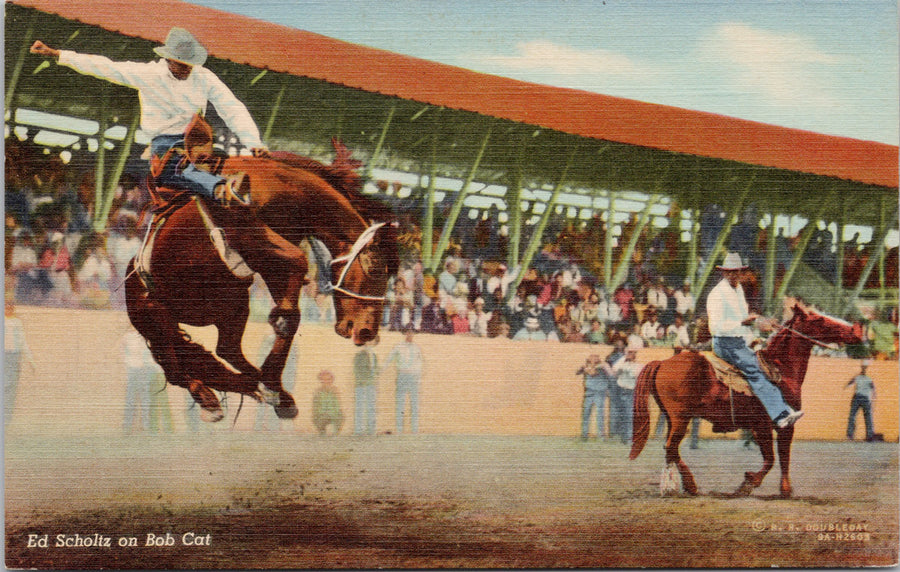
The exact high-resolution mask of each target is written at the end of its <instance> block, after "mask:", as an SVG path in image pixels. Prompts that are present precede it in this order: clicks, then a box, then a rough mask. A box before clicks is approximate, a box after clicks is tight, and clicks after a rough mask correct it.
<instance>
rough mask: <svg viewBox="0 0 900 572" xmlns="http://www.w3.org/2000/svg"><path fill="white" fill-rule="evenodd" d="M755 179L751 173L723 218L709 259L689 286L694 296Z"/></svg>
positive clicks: (701, 285)
mask: <svg viewBox="0 0 900 572" xmlns="http://www.w3.org/2000/svg"><path fill="white" fill-rule="evenodd" d="M755 180H756V173H753V176H751V177H750V181H749V182H747V186H746V187H745V188H744V190H743V191H742V192H741V195H740V196H739V197H738V200H737V201H736V202H735V203H734V205H733V206H732V207H731V211H730V212H729V213H728V218H727V219H725V225H724V226H722V230H721V231H720V232H719V236H718V237H716V243H715V245H714V246H713V248H712V251H711V252H710V253H709V259H708V260H707V261H706V264H705V265H704V266H703V273H702V274H701V275H700V278H699V279H698V280H697V284H696V285H695V286H693V287H692V288H691V292H692V293H693V294H694V296H695V297H696V296H699V295H700V294H701V293H702V292H703V288H705V287H706V281H707V280H709V275H710V274H712V271H713V268H715V266H716V259H717V258H718V256H719V252H720V251H721V250H722V248H723V247H724V246H725V240H726V239H727V238H728V237H729V236H730V235H731V227H733V226H734V222H735V221H736V220H737V218H738V215H740V214H741V210H742V209H743V208H744V201H746V200H747V195H748V194H750V189H752V188H753V183H754V181H755Z"/></svg>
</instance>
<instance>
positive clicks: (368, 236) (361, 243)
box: [328, 222, 385, 302]
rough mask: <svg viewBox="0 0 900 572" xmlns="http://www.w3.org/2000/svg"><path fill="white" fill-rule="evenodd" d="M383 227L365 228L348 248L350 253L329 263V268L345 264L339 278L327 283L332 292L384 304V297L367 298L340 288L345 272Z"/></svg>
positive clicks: (377, 225)
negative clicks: (334, 281)
mask: <svg viewBox="0 0 900 572" xmlns="http://www.w3.org/2000/svg"><path fill="white" fill-rule="evenodd" d="M384 225H385V223H383V222H379V223H376V224H373V225H372V226H370V227H368V228H366V230H364V231H363V232H362V234H360V235H359V238H357V239H356V242H354V243H353V246H352V247H351V248H350V252H348V253H347V254H345V255H343V256H339V257H337V258H335V259H334V260H332V261H331V266H334V265H335V264H339V263H341V262H346V264H345V265H344V268H342V269H341V274H340V276H338V279H337V282H336V283H334V284H332V283H331V281H330V280H329V282H328V285H329V286H330V288H331V290H332V291H333V292H340V293H341V294H344V295H346V296H350V297H351V298H355V299H357V300H365V301H367V302H384V300H385V297H384V296H367V295H365V294H360V293H358V292H354V291H352V290H347V289H346V288H344V287H343V286H342V284H343V283H344V278H345V277H346V276H347V270H349V269H350V265H351V264H353V261H354V260H356V259H357V258H359V255H360V253H361V252H362V251H363V249H364V248H365V247H367V246H369V244H371V243H372V240H374V239H375V233H376V232H378V230H379V229H380V228H381V227H383V226H384Z"/></svg>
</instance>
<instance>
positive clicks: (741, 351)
mask: <svg viewBox="0 0 900 572" xmlns="http://www.w3.org/2000/svg"><path fill="white" fill-rule="evenodd" d="M716 268H717V269H718V270H721V271H722V272H723V274H724V276H725V277H724V278H723V279H722V280H721V281H720V282H719V283H718V284H716V286H715V288H713V289H712V291H711V292H710V293H709V296H708V297H707V299H706V314H707V318H708V319H709V332H710V334H712V344H713V351H714V352H715V354H716V355H717V356H719V357H720V358H722V359H723V360H725V361H727V362H728V363H730V364H731V365H733V366H735V367H736V368H738V369H739V370H741V373H743V374H744V376H745V377H746V378H747V382H748V383H749V384H750V389H752V390H753V394H754V395H756V397H757V398H758V399H759V400H760V401H761V402H762V404H763V407H764V408H765V409H766V413H768V414H769V417H770V418H771V419H772V421H773V422H774V423H775V426H776V428H778V429H787V428H788V427H790V426H792V425H793V424H794V423H796V422H797V420H798V419H800V418H801V417H802V416H803V412H802V411H794V410H793V409H792V408H791V407H790V406H789V405H788V404H787V403H786V402H785V400H784V396H783V395H782V394H781V391H780V390H779V389H778V388H777V387H776V386H775V384H773V383H772V382H771V381H769V379H768V378H767V377H766V376H765V374H764V373H763V372H762V370H761V369H760V367H759V361H758V360H757V357H756V354H755V353H753V351H752V350H751V349H750V348H749V346H748V345H747V338H748V337H749V336H751V335H752V332H751V331H750V325H751V324H753V323H754V322H755V321H756V320H757V318H759V317H760V316H758V315H757V314H751V313H750V310H749V307H748V306H747V300H746V298H745V297H744V289H743V287H742V286H741V280H740V276H741V271H742V270H744V269H746V268H747V267H746V266H744V265H743V264H742V263H741V257H740V255H739V254H737V253H735V252H729V253H728V254H727V255H726V256H725V261H724V263H723V264H722V265H721V266H717V267H716Z"/></svg>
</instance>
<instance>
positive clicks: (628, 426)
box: [612, 343, 644, 443]
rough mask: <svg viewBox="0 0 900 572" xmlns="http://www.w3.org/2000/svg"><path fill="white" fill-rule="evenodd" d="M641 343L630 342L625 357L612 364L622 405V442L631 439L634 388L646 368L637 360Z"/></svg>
mask: <svg viewBox="0 0 900 572" xmlns="http://www.w3.org/2000/svg"><path fill="white" fill-rule="evenodd" d="M641 349H642V346H641V345H638V344H632V343H629V344H628V346H626V348H625V357H622V358H620V359H619V360H618V361H616V363H615V364H614V365H613V366H612V372H613V374H614V375H615V376H616V385H617V386H618V387H619V403H620V406H621V408H622V409H621V412H622V416H621V424H620V425H619V428H620V430H621V433H620V434H621V436H622V442H623V443H628V442H629V441H631V438H632V435H633V431H632V415H633V411H632V403H633V402H634V388H635V385H636V384H637V377H638V375H639V374H640V373H641V370H642V369H643V368H644V364H642V363H640V362H638V361H637V355H638V352H639V351H640V350H641Z"/></svg>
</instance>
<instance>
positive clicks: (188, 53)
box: [153, 28, 206, 66]
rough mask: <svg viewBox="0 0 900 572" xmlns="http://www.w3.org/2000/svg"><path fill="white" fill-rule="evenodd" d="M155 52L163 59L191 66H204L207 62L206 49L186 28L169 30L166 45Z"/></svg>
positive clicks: (154, 49) (155, 49) (157, 48)
mask: <svg viewBox="0 0 900 572" xmlns="http://www.w3.org/2000/svg"><path fill="white" fill-rule="evenodd" d="M153 51H154V53H156V55H158V56H159V57H161V58H165V59H167V60H175V61H176V62H181V63H183V64H188V65H190V66H202V65H203V64H204V63H205V62H206V48H204V47H203V46H201V45H200V42H198V41H197V39H196V38H194V36H192V35H191V33H190V32H188V31H187V30H185V29H184V28H172V29H171V30H169V35H168V36H166V45H164V46H159V47H156V48H153Z"/></svg>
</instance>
